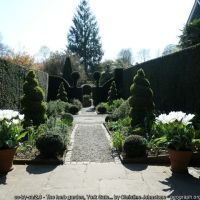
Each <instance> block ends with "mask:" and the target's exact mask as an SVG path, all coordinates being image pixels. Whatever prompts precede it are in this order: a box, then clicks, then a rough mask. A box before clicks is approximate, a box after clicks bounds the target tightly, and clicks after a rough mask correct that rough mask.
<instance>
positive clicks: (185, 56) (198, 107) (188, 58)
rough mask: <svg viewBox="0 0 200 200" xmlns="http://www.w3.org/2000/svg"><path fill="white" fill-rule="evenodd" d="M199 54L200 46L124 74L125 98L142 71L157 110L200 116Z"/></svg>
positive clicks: (152, 61)
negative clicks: (179, 111) (152, 93)
mask: <svg viewBox="0 0 200 200" xmlns="http://www.w3.org/2000/svg"><path fill="white" fill-rule="evenodd" d="M199 52H200V44H198V45H196V46H192V47H190V48H187V49H184V50H182V51H179V52H176V53H173V54H170V55H167V56H162V57H159V58H157V59H153V60H149V61H148V62H145V63H141V64H138V65H137V66H134V67H130V68H128V69H126V70H124V72H123V77H126V78H125V79H124V81H123V94H124V95H125V97H129V95H130V91H129V88H130V85H131V84H132V77H133V76H134V75H135V74H136V72H137V70H138V69H139V68H143V70H144V71H145V74H146V77H147V78H148V80H149V81H150V83H151V88H152V90H153V91H154V98H153V100H154V102H155V105H156V109H157V110H161V111H164V112H170V111H172V110H182V111H187V112H191V113H195V112H198V113H199V112H200V104H199V99H200V93H199V92H197V91H200V68H199V66H200V59H199ZM169 85H170V87H169ZM191 97H192V98H191Z"/></svg>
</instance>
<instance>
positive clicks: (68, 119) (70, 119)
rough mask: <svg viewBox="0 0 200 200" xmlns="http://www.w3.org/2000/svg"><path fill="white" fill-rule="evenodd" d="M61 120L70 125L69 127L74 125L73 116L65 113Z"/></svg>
mask: <svg viewBox="0 0 200 200" xmlns="http://www.w3.org/2000/svg"><path fill="white" fill-rule="evenodd" d="M61 119H62V120H63V121H64V123H66V124H68V125H72V123H73V120H74V117H73V115H72V114H70V113H65V114H63V115H62V116H61Z"/></svg>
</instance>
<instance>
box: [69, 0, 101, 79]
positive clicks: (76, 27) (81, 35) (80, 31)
mask: <svg viewBox="0 0 200 200" xmlns="http://www.w3.org/2000/svg"><path fill="white" fill-rule="evenodd" d="M98 33H99V29H98V26H97V21H96V18H95V16H93V15H92V13H91V11H90V8H89V6H88V2H87V1H86V0H81V2H80V5H79V6H78V8H77V11H76V14H75V15H74V18H73V25H72V26H71V28H70V30H69V33H68V50H70V51H71V52H72V53H76V54H77V55H78V56H79V57H80V60H81V62H82V64H83V65H84V68H85V72H86V74H87V75H88V74H89V72H91V73H93V72H94V71H96V67H97V65H98V64H99V63H100V61H101V59H102V56H103V51H102V44H101V42H100V36H99V34H98Z"/></svg>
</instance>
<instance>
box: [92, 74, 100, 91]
mask: <svg viewBox="0 0 200 200" xmlns="http://www.w3.org/2000/svg"><path fill="white" fill-rule="evenodd" d="M93 78H94V80H95V81H96V87H99V79H100V78H101V73H100V72H98V71H96V72H94V74H93Z"/></svg>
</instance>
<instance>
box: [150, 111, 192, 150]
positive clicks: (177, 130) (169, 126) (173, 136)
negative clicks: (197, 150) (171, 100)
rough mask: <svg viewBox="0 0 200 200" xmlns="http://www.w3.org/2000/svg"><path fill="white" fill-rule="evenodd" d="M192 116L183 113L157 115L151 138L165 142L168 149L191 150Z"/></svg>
mask: <svg viewBox="0 0 200 200" xmlns="http://www.w3.org/2000/svg"><path fill="white" fill-rule="evenodd" d="M193 116H194V115H192V114H188V115H186V113H183V112H170V113H169V114H168V115H166V114H161V115H159V116H158V117H157V118H156V122H155V123H154V125H153V127H152V131H153V136H152V138H153V139H155V138H162V141H166V142H167V145H168V148H170V149H175V150H181V151H188V150H191V149H192V146H193V145H192V140H193V139H194V137H195V130H194V127H193V125H192V124H191V122H190V120H191V119H192V118H193Z"/></svg>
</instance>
